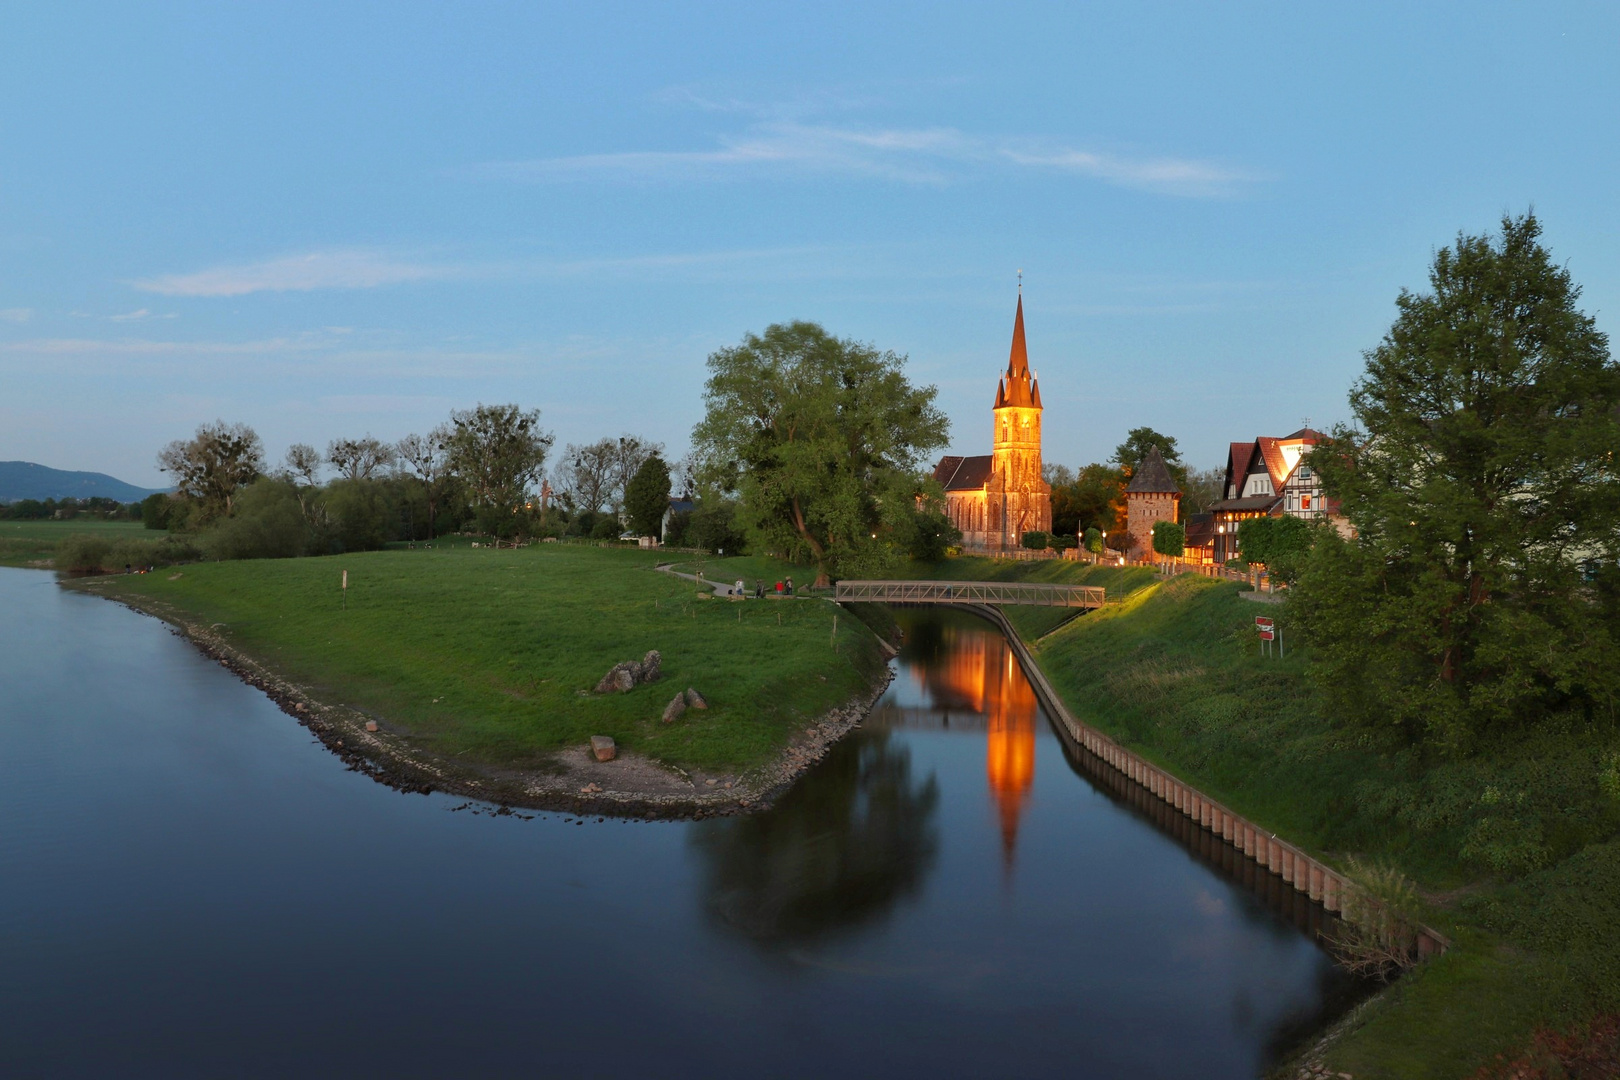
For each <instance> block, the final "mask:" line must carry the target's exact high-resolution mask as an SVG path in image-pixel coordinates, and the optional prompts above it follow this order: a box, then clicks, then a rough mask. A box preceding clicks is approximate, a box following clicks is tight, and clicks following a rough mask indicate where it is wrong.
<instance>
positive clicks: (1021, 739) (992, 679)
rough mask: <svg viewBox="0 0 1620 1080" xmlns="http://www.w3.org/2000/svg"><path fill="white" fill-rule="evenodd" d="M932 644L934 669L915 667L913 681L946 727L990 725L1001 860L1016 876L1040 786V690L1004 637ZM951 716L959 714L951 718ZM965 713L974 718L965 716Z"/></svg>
mask: <svg viewBox="0 0 1620 1080" xmlns="http://www.w3.org/2000/svg"><path fill="white" fill-rule="evenodd" d="M930 644H931V645H932V646H933V647H932V648H930V649H929V650H928V651H929V652H930V653H931V655H930V657H929V662H928V663H924V664H918V665H916V666H915V667H913V668H912V674H913V677H914V678H915V679H916V680H917V682H918V684H919V686H920V688H921V689H923V690H925V691H926V692H927V694H928V696H929V697H930V698H931V699H932V701H933V705H934V709H935V710H943V713H944V716H943V717H942V721H943V723H942V726H946V727H954V728H958V729H962V728H968V727H977V726H979V725H980V724H982V725H983V730H984V731H985V733H986V737H985V749H984V769H985V776H986V779H987V780H988V781H989V785H990V795H991V797H992V799H993V800H994V801H995V804H996V813H997V815H998V816H999V817H1000V819H1001V849H1002V859H1003V861H1004V862H1005V864H1006V867H1007V869H1009V870H1010V869H1011V868H1012V864H1013V856H1014V853H1015V851H1016V850H1017V846H1018V823H1019V820H1020V819H1021V818H1022V817H1023V813H1024V807H1025V804H1026V803H1027V802H1028V800H1029V793H1030V789H1031V788H1032V787H1033V786H1034V784H1035V724H1036V721H1037V708H1036V702H1035V690H1034V687H1032V686H1030V684H1029V680H1028V679H1026V678H1025V677H1024V672H1023V670H1022V669H1021V668H1020V667H1019V666H1018V657H1017V656H1015V655H1013V651H1012V649H1011V648H1010V647H1009V646H1008V645H1007V642H1006V640H1005V639H1004V638H1002V637H1001V636H1000V635H999V634H994V633H985V632H984V631H982V630H967V629H963V628H959V627H954V626H943V627H941V628H940V636H939V639H938V641H937V642H931V643H930ZM952 711H955V712H957V713H958V714H959V715H958V716H956V717H954V718H953V717H951V716H950V713H951V712H952ZM963 712H967V713H971V714H974V716H973V718H972V719H970V718H969V717H964V716H961V715H960V713H963ZM974 720H977V721H978V723H977V724H975V723H974ZM953 721H954V722H953Z"/></svg>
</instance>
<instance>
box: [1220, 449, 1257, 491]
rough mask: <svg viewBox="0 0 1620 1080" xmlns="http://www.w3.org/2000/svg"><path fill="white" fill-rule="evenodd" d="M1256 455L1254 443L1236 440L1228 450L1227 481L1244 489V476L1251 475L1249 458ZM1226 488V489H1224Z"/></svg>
mask: <svg viewBox="0 0 1620 1080" xmlns="http://www.w3.org/2000/svg"><path fill="white" fill-rule="evenodd" d="M1252 457H1254V443H1252V442H1235V443H1233V444H1232V445H1231V448H1230V449H1229V450H1227V452H1226V483H1227V484H1228V485H1229V486H1230V485H1232V484H1236V485H1237V488H1238V490H1239V491H1242V490H1243V478H1244V477H1245V476H1248V475H1249V459H1250V458H1252ZM1223 490H1224V489H1223Z"/></svg>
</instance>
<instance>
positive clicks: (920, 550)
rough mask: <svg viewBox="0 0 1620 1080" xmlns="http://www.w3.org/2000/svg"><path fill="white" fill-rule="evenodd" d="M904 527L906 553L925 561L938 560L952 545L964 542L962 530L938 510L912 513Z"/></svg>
mask: <svg viewBox="0 0 1620 1080" xmlns="http://www.w3.org/2000/svg"><path fill="white" fill-rule="evenodd" d="M904 528H905V529H906V531H908V532H909V534H910V535H908V536H906V537H905V549H906V554H908V555H910V556H911V557H912V558H913V559H920V560H922V561H923V562H937V561H938V560H940V559H943V558H944V557H945V554H946V552H948V551H949V550H950V549H951V548H952V547H954V546H956V545H957V544H960V543H961V542H962V531H961V530H960V529H958V528H957V527H956V526H955V525H952V524H951V519H950V518H948V517H946V516H945V515H944V514H942V513H940V512H939V511H938V510H923V511H921V512H920V513H916V514H912V515H910V520H909V521H908V522H906V523H905V526H904Z"/></svg>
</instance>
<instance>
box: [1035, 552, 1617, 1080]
mask: <svg viewBox="0 0 1620 1080" xmlns="http://www.w3.org/2000/svg"><path fill="white" fill-rule="evenodd" d="M1237 593H1238V587H1237V586H1235V585H1232V584H1229V583H1222V582H1216V581H1211V580H1208V579H1202V578H1195V577H1190V576H1188V577H1182V578H1178V579H1176V580H1175V581H1174V582H1170V583H1167V584H1164V585H1159V586H1154V587H1150V588H1147V589H1144V590H1141V591H1139V592H1137V593H1136V594H1135V595H1133V596H1132V597H1131V598H1129V599H1128V600H1127V601H1126V602H1125V603H1124V604H1121V605H1120V606H1119V607H1118V608H1116V609H1111V610H1109V611H1107V612H1103V613H1099V614H1096V615H1091V616H1087V617H1086V618H1085V619H1082V620H1078V621H1077V622H1075V623H1073V624H1071V625H1069V626H1067V627H1065V628H1064V629H1062V630H1061V631H1059V632H1058V633H1057V634H1055V635H1053V636H1052V637H1050V638H1048V639H1047V640H1046V641H1045V642H1043V643H1042V645H1041V646H1040V648H1039V650H1038V657H1039V661H1040V663H1041V665H1042V667H1043V668H1044V669H1045V670H1046V671H1047V673H1048V675H1049V676H1050V677H1051V679H1052V682H1053V683H1054V685H1055V686H1056V687H1057V688H1058V690H1059V692H1060V693H1061V694H1062V695H1063V696H1064V698H1065V700H1066V701H1067V702H1068V704H1069V705H1070V707H1071V708H1072V709H1073V710H1074V712H1075V713H1076V715H1077V716H1080V717H1081V718H1082V719H1084V720H1086V721H1087V722H1089V723H1092V724H1094V725H1096V726H1097V727H1099V728H1101V729H1102V730H1104V731H1107V732H1109V733H1110V734H1112V735H1114V736H1116V737H1118V738H1120V739H1121V740H1122V741H1124V742H1125V743H1126V744H1127V745H1129V746H1131V747H1132V748H1133V749H1136V750H1138V751H1139V752H1141V753H1143V754H1144V755H1145V756H1147V757H1150V758H1152V759H1154V760H1156V761H1158V762H1160V763H1162V764H1164V765H1165V766H1166V767H1167V768H1169V769H1171V770H1172V771H1174V772H1175V773H1177V774H1178V775H1180V776H1183V777H1185V778H1186V779H1188V780H1189V781H1190V782H1192V783H1194V784H1197V785H1198V786H1200V787H1202V788H1204V789H1205V790H1207V791H1209V792H1210V794H1212V795H1213V796H1215V797H1216V798H1219V799H1221V800H1223V801H1225V802H1227V803H1229V804H1230V805H1232V806H1233V807H1234V809H1237V810H1238V811H1239V812H1241V813H1244V814H1246V815H1248V816H1250V817H1252V818H1254V819H1255V820H1257V821H1259V822H1262V823H1264V824H1265V825H1267V826H1269V827H1271V828H1273V829H1275V830H1276V831H1277V832H1278V833H1280V834H1282V835H1284V836H1287V837H1288V838H1289V839H1291V840H1294V841H1296V842H1298V843H1301V844H1303V845H1305V846H1307V847H1310V848H1313V849H1315V850H1316V851H1318V852H1319V853H1323V854H1325V855H1326V856H1328V857H1329V858H1337V859H1342V858H1343V857H1344V856H1346V855H1348V854H1351V853H1354V854H1357V855H1358V856H1361V857H1363V858H1369V857H1370V858H1373V859H1381V860H1387V861H1391V862H1394V863H1395V864H1397V865H1399V866H1400V867H1401V868H1402V869H1404V870H1405V871H1406V872H1407V873H1409V874H1411V875H1412V876H1413V877H1414V878H1416V879H1417V880H1418V881H1419V882H1420V884H1422V885H1424V886H1426V887H1428V888H1429V889H1431V890H1435V891H1434V892H1431V895H1432V896H1434V897H1436V899H1437V900H1443V901H1445V902H1444V903H1440V904H1438V905H1437V906H1436V907H1435V909H1434V910H1433V911H1432V912H1431V913H1430V920H1431V922H1432V923H1433V924H1434V925H1436V926H1438V927H1440V928H1441V929H1443V930H1445V931H1447V932H1448V933H1450V934H1451V935H1453V937H1454V938H1455V940H1456V947H1455V948H1454V949H1453V950H1452V951H1451V952H1449V953H1448V954H1447V955H1446V956H1444V957H1443V958H1441V959H1439V960H1437V961H1434V962H1432V963H1430V964H1429V965H1427V966H1426V967H1425V968H1423V969H1420V971H1419V972H1418V973H1416V975H1415V976H1409V977H1408V978H1406V979H1404V980H1402V982H1401V983H1399V984H1397V986H1396V987H1395V988H1394V989H1393V990H1392V991H1391V992H1390V993H1389V994H1388V995H1386V996H1385V997H1384V998H1382V999H1381V1000H1380V1001H1379V1002H1378V1003H1377V1004H1376V1005H1374V1006H1373V1007H1372V1008H1371V1010H1370V1019H1369V1020H1368V1022H1367V1023H1366V1024H1365V1025H1364V1026H1362V1027H1361V1028H1359V1029H1358V1030H1357V1031H1356V1032H1354V1033H1353V1034H1352V1035H1350V1036H1349V1037H1347V1038H1346V1039H1345V1040H1344V1041H1343V1042H1341V1043H1340V1044H1339V1045H1338V1046H1336V1047H1335V1048H1334V1050H1333V1051H1332V1052H1331V1053H1330V1056H1329V1062H1330V1064H1332V1065H1334V1066H1335V1067H1337V1068H1338V1069H1342V1070H1343V1071H1345V1072H1348V1073H1351V1074H1353V1075H1354V1076H1356V1077H1357V1078H1358V1080H1365V1078H1368V1077H1401V1078H1403V1080H1404V1078H1421V1077H1434V1078H1442V1077H1444V1078H1452V1077H1459V1076H1465V1075H1467V1074H1468V1073H1469V1072H1470V1071H1472V1069H1474V1068H1476V1067H1477V1066H1478V1065H1479V1064H1481V1063H1482V1062H1483V1061H1484V1060H1485V1059H1486V1058H1488V1057H1489V1056H1490V1055H1492V1054H1494V1053H1496V1052H1499V1051H1504V1050H1508V1049H1511V1048H1513V1047H1515V1046H1518V1045H1521V1044H1522V1043H1523V1042H1524V1041H1525V1040H1526V1038H1527V1036H1528V1033H1529V1031H1530V1030H1531V1028H1532V1027H1534V1026H1535V1025H1537V1024H1550V1025H1554V1026H1560V1027H1561V1026H1565V1025H1567V1024H1569V1023H1570V1022H1571V1021H1573V1020H1575V1019H1577V1018H1579V1017H1581V1016H1583V1015H1587V1014H1589V1013H1590V1012H1591V1011H1593V1010H1597V1009H1605V1008H1614V1007H1615V1006H1616V1005H1617V1004H1620V843H1616V842H1613V841H1612V839H1611V838H1612V837H1613V836H1614V830H1615V827H1616V823H1617V818H1616V811H1617V810H1620V808H1617V807H1615V806H1613V805H1609V804H1606V803H1605V801H1604V799H1603V796H1602V794H1601V791H1600V790H1599V788H1598V782H1597V773H1598V764H1599V762H1601V761H1602V760H1604V759H1605V757H1606V755H1608V754H1610V753H1612V752H1613V750H1614V748H1615V747H1616V746H1617V742H1616V739H1615V737H1614V734H1613V733H1609V734H1608V735H1606V736H1601V735H1599V736H1593V735H1590V734H1583V735H1545V736H1542V737H1538V738H1535V739H1526V740H1521V741H1519V742H1516V743H1514V744H1513V745H1511V746H1507V747H1503V748H1500V750H1499V751H1497V752H1496V753H1494V754H1492V753H1486V754H1484V755H1482V756H1481V757H1480V758H1478V759H1474V760H1471V761H1467V762H1460V763H1459V762H1426V761H1423V760H1420V759H1418V758H1416V757H1413V756H1409V755H1402V754H1398V753H1380V752H1378V751H1377V750H1375V749H1374V748H1372V747H1371V746H1369V745H1367V744H1366V741H1365V740H1358V739H1355V738H1351V737H1348V736H1346V735H1344V734H1342V733H1340V732H1338V731H1336V730H1335V728H1334V727H1333V726H1332V725H1331V724H1330V723H1328V721H1327V720H1326V718H1325V716H1326V706H1325V704H1324V702H1323V701H1322V700H1321V698H1320V697H1319V695H1317V694H1316V693H1315V692H1314V691H1313V689H1312V687H1311V684H1310V680H1309V679H1308V678H1307V677H1306V666H1305V661H1306V656H1305V655H1304V650H1303V649H1302V648H1299V647H1298V646H1297V644H1296V646H1295V647H1294V648H1292V649H1291V651H1290V655H1289V656H1288V657H1287V658H1286V659H1285V660H1282V661H1277V660H1262V659H1261V658H1260V657H1259V655H1258V645H1257V642H1256V640H1255V636H1254V631H1253V617H1254V616H1255V615H1256V614H1261V613H1263V614H1268V615H1275V616H1277V617H1278V618H1279V619H1280V620H1281V621H1282V623H1283V625H1284V627H1285V635H1286V621H1287V615H1286V608H1285V607H1281V608H1279V607H1276V606H1269V605H1268V606H1266V607H1264V608H1262V607H1261V606H1260V605H1257V604H1254V603H1252V602H1250V601H1246V600H1243V599H1241V598H1240V597H1239V596H1238V595H1237ZM1504 802H1505V803H1512V804H1514V805H1515V806H1517V807H1518V809H1519V813H1520V818H1521V819H1522V820H1530V821H1537V820H1546V821H1548V822H1550V823H1551V824H1549V825H1548V826H1547V828H1546V829H1545V830H1544V835H1545V837H1546V843H1545V847H1546V850H1547V851H1548V854H1547V856H1546V858H1545V859H1544V860H1543V861H1544V862H1550V863H1551V865H1548V866H1546V867H1545V868H1543V869H1541V870H1538V871H1535V872H1532V873H1529V874H1528V875H1527V876H1525V877H1523V878H1522V879H1521V880H1519V881H1518V882H1517V883H1516V884H1513V885H1504V884H1502V882H1501V880H1500V879H1499V878H1493V876H1492V875H1491V874H1490V872H1489V871H1488V868H1486V867H1484V866H1482V865H1481V862H1480V859H1479V857H1478V856H1477V855H1476V856H1474V857H1470V856H1468V855H1467V854H1466V853H1467V852H1468V851H1469V844H1470V843H1471V842H1474V841H1475V840H1476V839H1477V837H1478V835H1479V833H1478V827H1479V825H1480V822H1481V821H1482V820H1483V819H1485V818H1487V817H1488V816H1489V815H1490V814H1491V812H1492V807H1495V806H1499V805H1501V804H1503V803H1504ZM1537 815H1541V816H1540V817H1537ZM1494 850H1497V849H1487V854H1488V853H1489V851H1494ZM1439 890H1451V892H1450V893H1449V894H1447V893H1443V892H1440V891H1439ZM1448 896H1449V898H1448Z"/></svg>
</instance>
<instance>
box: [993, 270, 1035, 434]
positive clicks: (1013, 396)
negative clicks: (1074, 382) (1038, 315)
mask: <svg viewBox="0 0 1620 1080" xmlns="http://www.w3.org/2000/svg"><path fill="white" fill-rule="evenodd" d="M995 407H996V408H998V409H1006V408H1024V409H1039V408H1040V407H1041V388H1040V386H1039V385H1037V384H1036V382H1035V378H1034V376H1033V375H1031V374H1030V370H1029V349H1028V347H1027V346H1026V345H1025V344H1024V296H1023V294H1022V293H1019V295H1018V314H1017V315H1015V316H1014V317H1013V336H1012V349H1011V351H1010V352H1009V353H1008V354H1007V371H1006V374H1004V375H1002V377H1001V378H1000V380H998V381H997V383H996V406H995Z"/></svg>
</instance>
